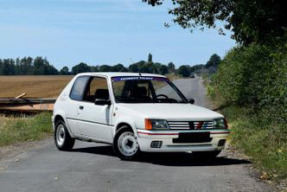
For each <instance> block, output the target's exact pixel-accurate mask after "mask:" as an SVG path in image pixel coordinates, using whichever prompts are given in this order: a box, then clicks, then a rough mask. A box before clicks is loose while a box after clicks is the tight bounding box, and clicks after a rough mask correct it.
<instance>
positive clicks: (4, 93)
mask: <svg viewBox="0 0 287 192" xmlns="http://www.w3.org/2000/svg"><path fill="white" fill-rule="evenodd" d="M72 78H73V76H0V97H17V96H18V95H20V94H22V93H26V96H25V97H41V98H55V97H57V96H58V95H59V94H60V93H61V91H62V90H63V88H64V87H65V86H66V85H67V83H68V82H69V81H70V80H71V79H72Z"/></svg>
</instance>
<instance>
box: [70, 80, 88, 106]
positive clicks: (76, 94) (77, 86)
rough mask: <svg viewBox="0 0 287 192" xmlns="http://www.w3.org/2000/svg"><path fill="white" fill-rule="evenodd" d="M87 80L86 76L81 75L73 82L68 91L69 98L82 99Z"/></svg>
mask: <svg viewBox="0 0 287 192" xmlns="http://www.w3.org/2000/svg"><path fill="white" fill-rule="evenodd" d="M88 80H89V77H88V76H81V77H78V78H77V79H76V81H75V82H74V85H73V88H72V90H71V93H70V98H71V99H73V100H76V101H82V100H83V95H84V91H85V88H86V85H87V82H88Z"/></svg>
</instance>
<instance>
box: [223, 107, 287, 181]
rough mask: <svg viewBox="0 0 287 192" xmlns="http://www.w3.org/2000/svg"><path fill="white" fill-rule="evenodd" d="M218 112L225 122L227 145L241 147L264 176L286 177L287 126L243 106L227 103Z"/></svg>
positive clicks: (270, 177) (268, 177) (271, 177)
mask: <svg viewBox="0 0 287 192" xmlns="http://www.w3.org/2000/svg"><path fill="white" fill-rule="evenodd" d="M221 112H222V113H223V114H224V115H225V117H226V118H227V119H228V121H229V125H230V129H231V135H230V140H231V144H232V145H233V146H235V147H236V148H239V149H243V150H244V153H245V154H246V155H247V156H249V157H250V158H251V161H252V162H253V164H254V165H255V166H256V167H257V168H259V169H260V171H262V173H264V175H265V177H267V178H266V179H275V180H277V179H284V178H286V177H287V127H286V125H285V124H274V123H272V121H269V120H266V119H267V118H266V114H253V112H252V110H249V109H247V108H243V107H236V106H227V107H224V108H223V109H222V110H221Z"/></svg>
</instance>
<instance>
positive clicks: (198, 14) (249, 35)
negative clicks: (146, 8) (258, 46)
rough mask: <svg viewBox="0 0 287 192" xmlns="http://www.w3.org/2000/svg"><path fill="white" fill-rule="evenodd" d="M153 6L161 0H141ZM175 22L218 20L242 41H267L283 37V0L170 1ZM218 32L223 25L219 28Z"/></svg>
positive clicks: (187, 25) (285, 22) (212, 22)
mask: <svg viewBox="0 0 287 192" xmlns="http://www.w3.org/2000/svg"><path fill="white" fill-rule="evenodd" d="M142 1H143V2H147V3H149V4H151V5H153V6H155V5H160V4H162V2H163V1H164V0H142ZM171 1H172V2H173V4H174V5H175V7H174V8H173V9H171V10H169V13H170V14H173V15H174V16H175V18H174V20H173V21H174V22H175V23H177V24H179V25H180V26H181V27H183V28H190V29H191V30H192V29H193V28H196V27H200V28H201V29H204V28H206V27H208V28H216V27H217V25H216V23H217V21H223V22H224V23H225V25H224V28H225V29H227V30H231V31H232V32H233V35H232V38H234V39H235V40H236V41H237V42H239V43H241V44H245V45H248V44H250V43H252V42H255V43H268V42H272V40H275V39H278V38H279V39H280V38H286V36H285V34H286V31H287V19H286V17H287V12H286V6H285V3H286V2H285V1H284V0H260V1H259V0H210V1H206V0H205V1H202V0H180V1H179V0H171ZM218 30H219V32H220V34H224V33H223V29H222V28H218Z"/></svg>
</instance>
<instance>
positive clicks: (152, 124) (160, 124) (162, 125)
mask: <svg viewBox="0 0 287 192" xmlns="http://www.w3.org/2000/svg"><path fill="white" fill-rule="evenodd" d="M145 129H147V130H152V129H169V126H168V123H167V121H166V120H160V119H145Z"/></svg>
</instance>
